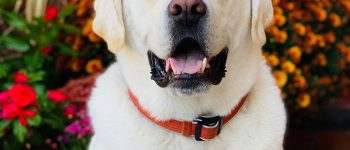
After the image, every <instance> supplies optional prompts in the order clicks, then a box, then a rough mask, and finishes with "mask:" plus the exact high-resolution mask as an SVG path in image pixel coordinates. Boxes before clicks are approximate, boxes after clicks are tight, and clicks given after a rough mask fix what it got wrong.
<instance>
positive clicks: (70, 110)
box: [63, 105, 77, 118]
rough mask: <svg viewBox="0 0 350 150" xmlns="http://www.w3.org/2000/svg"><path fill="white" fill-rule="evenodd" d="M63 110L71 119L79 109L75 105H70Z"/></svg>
mask: <svg viewBox="0 0 350 150" xmlns="http://www.w3.org/2000/svg"><path fill="white" fill-rule="evenodd" d="M63 110H64V115H65V116H66V117H68V118H69V117H72V116H73V115H74V114H75V113H76V111H77V108H76V107H75V106H74V105H68V106H66V107H64V108H63Z"/></svg>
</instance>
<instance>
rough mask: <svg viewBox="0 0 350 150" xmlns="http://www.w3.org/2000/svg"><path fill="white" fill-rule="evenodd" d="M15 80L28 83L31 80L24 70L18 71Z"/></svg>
mask: <svg viewBox="0 0 350 150" xmlns="http://www.w3.org/2000/svg"><path fill="white" fill-rule="evenodd" d="M13 81H14V82H15V83H28V82H29V78H28V76H27V75H26V74H24V73H22V72H17V73H16V74H15V75H14V76H13Z"/></svg>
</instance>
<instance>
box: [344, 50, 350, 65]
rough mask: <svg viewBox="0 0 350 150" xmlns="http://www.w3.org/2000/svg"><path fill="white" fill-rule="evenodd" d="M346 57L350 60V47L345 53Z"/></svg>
mask: <svg viewBox="0 0 350 150" xmlns="http://www.w3.org/2000/svg"><path fill="white" fill-rule="evenodd" d="M344 58H345V60H346V61H347V62H350V49H348V50H347V51H345V53H344Z"/></svg>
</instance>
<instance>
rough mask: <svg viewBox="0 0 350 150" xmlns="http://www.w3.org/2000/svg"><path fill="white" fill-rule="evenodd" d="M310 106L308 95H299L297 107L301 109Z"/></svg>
mask: <svg viewBox="0 0 350 150" xmlns="http://www.w3.org/2000/svg"><path fill="white" fill-rule="evenodd" d="M310 104H311V96H310V94H307V93H304V94H301V95H300V96H299V98H298V105H299V107H301V108H307V107H309V106H310Z"/></svg>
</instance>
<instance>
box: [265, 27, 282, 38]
mask: <svg viewBox="0 0 350 150" xmlns="http://www.w3.org/2000/svg"><path fill="white" fill-rule="evenodd" d="M266 32H267V33H268V34H271V35H273V36H276V35H277V34H278V33H279V32H280V30H279V29H278V27H276V26H270V27H269V28H267V29H266Z"/></svg>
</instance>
